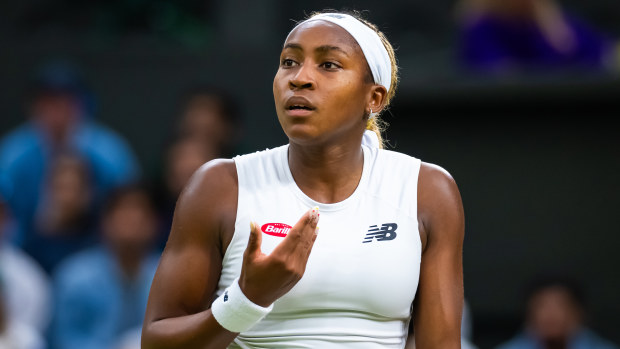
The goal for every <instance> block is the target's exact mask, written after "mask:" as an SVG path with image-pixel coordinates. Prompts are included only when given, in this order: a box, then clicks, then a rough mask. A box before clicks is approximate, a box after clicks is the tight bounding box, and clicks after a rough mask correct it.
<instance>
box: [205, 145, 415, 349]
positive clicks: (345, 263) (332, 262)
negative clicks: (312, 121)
mask: <svg viewBox="0 0 620 349" xmlns="http://www.w3.org/2000/svg"><path fill="white" fill-rule="evenodd" d="M362 148H363V151H364V167H363V172H362V177H361V180H360V182H359V185H358V187H357V188H356V190H355V192H354V193H353V194H352V195H351V196H350V197H348V198H347V199H345V200H344V201H341V202H338V203H334V204H322V203H319V202H316V201H314V200H312V199H311V198H309V197H308V196H307V195H305V194H304V193H303V192H302V191H301V190H300V189H299V187H298V186H297V185H296V183H295V181H294V179H293V176H292V174H291V171H290V169H289V166H288V145H285V146H281V147H278V148H275V149H271V150H265V151H262V152H256V153H253V154H247V155H243V156H237V157H235V158H234V161H235V165H236V167H237V176H238V179H239V197H238V205H237V219H236V222H235V232H234V235H233V237H232V240H231V242H230V245H229V246H228V248H227V250H226V253H225V255H224V259H223V262H222V274H221V277H220V280H219V285H218V291H217V294H218V295H220V294H221V293H222V292H223V290H224V289H225V288H226V287H228V286H229V285H230V284H231V283H232V281H233V280H234V279H235V278H236V277H238V276H239V274H240V272H241V263H242V260H243V252H244V251H245V248H246V246H247V242H248V236H249V231H250V220H253V221H255V222H257V223H258V225H259V226H261V229H262V231H263V241H262V251H263V252H264V253H266V254H269V253H271V251H272V250H273V249H274V248H275V247H276V246H277V245H278V243H280V241H282V239H283V236H285V235H286V233H287V232H288V229H289V227H290V226H293V225H295V223H296V222H297V221H298V220H299V219H300V218H301V216H302V215H303V214H304V212H306V211H307V210H308V209H309V208H311V207H314V206H318V207H319V210H320V211H319V212H320V213H321V217H320V221H319V225H318V226H319V228H320V230H319V235H318V237H317V239H316V241H315V244H314V247H313V249H312V253H311V254H310V258H309V260H308V264H307V267H306V271H305V274H304V276H303V278H302V279H301V280H300V281H299V283H298V284H297V285H295V287H293V289H291V290H290V291H289V292H288V293H287V294H286V295H284V296H283V297H282V298H280V299H278V300H277V301H276V302H275V303H274V307H273V310H272V311H271V313H269V315H267V316H266V317H265V318H264V319H263V320H261V321H260V322H259V323H257V324H256V325H255V326H254V327H252V328H251V329H250V330H248V331H246V332H243V333H241V334H239V336H238V337H237V338H236V339H235V340H234V342H233V343H232V344H231V345H230V347H229V348H270V349H271V348H287V349H290V348H403V347H404V345H405V340H406V336H407V327H408V324H409V320H410V315H411V306H412V302H413V299H414V297H415V294H416V289H417V286H418V278H419V272H420V260H421V242H420V235H419V232H418V220H417V184H418V173H419V170H420V160H418V159H415V158H412V157H410V156H407V155H404V154H400V153H397V152H393V151H388V150H379V149H370V148H367V147H366V146H362Z"/></svg>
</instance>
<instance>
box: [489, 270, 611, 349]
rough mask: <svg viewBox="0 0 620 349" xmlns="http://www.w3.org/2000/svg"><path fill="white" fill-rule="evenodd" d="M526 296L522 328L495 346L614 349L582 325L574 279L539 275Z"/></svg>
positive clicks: (582, 303)
mask: <svg viewBox="0 0 620 349" xmlns="http://www.w3.org/2000/svg"><path fill="white" fill-rule="evenodd" d="M526 300H527V301H526V322H525V326H524V327H525V328H524V329H523V331H522V332H521V333H519V334H518V335H517V336H515V337H514V338H512V339H511V340H509V341H508V342H506V343H503V344H502V345H500V346H499V347H497V348H496V349H618V347H617V346H615V345H614V344H612V343H610V342H609V341H607V340H605V339H603V338H601V337H600V336H598V335H597V334H595V333H594V332H593V331H592V330H590V329H588V328H587V327H586V325H585V323H584V311H585V296H584V293H583V291H582V289H581V287H580V285H579V284H577V283H576V282H575V281H573V280H571V279H569V278H565V277H562V276H547V277H540V278H538V279H536V280H534V281H533V282H532V284H531V285H530V287H529V291H528V292H527V297H526Z"/></svg>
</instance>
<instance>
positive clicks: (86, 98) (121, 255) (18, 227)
mask: <svg viewBox="0 0 620 349" xmlns="http://www.w3.org/2000/svg"><path fill="white" fill-rule="evenodd" d="M92 97H93V96H92V92H91V91H90V90H89V88H88V86H87V84H86V83H85V82H84V81H83V79H82V77H81V76H80V73H79V71H78V70H77V69H75V67H72V66H69V65H67V64H64V63H58V62H53V63H51V64H48V65H47V66H45V67H44V68H43V69H42V70H41V71H40V72H38V74H37V75H36V78H35V79H34V81H33V82H32V84H31V87H30V89H29V91H28V98H27V100H28V103H27V110H26V115H27V120H26V121H25V122H24V123H23V124H22V125H19V126H18V127H17V128H15V129H14V130H10V131H9V132H7V133H6V134H4V135H2V138H1V139H0V294H1V295H2V297H0V348H2V349H5V348H11V349H21V348H24V349H36V348H58V349H61V348H62V349H69V348H75V349H78V348H79V349H83V348H89V349H97V348H102V349H103V348H106V349H111V348H119V349H120V348H123V349H129V348H139V333H140V328H141V323H142V318H143V316H144V311H145V307H146V300H147V297H148V292H149V288H150V283H151V279H152V278H153V275H154V272H155V269H156V267H157V262H158V256H159V255H160V253H161V251H162V249H163V247H164V245H165V242H166V239H167V233H168V231H169V229H170V225H171V223H172V214H173V211H174V205H175V202H176V198H177V197H178V195H179V194H180V192H181V191H182V190H183V188H184V186H185V184H186V183H187V181H188V180H189V178H190V177H191V176H192V174H193V173H194V172H195V171H196V170H197V169H198V168H199V167H200V166H201V165H202V164H204V163H205V162H207V161H209V160H211V159H214V158H217V157H230V156H231V154H233V153H232V152H233V151H234V146H235V139H236V137H235V132H236V130H237V129H238V127H237V122H238V118H237V112H236V108H235V105H234V103H233V101H232V99H231V98H230V97H229V96H228V95H227V94H226V93H225V92H224V91H221V90H219V89H217V88H214V87H210V86H194V87H191V88H189V89H188V90H187V91H186V93H185V95H184V96H183V98H182V100H181V101H180V103H179V108H178V109H179V110H178V116H177V117H176V118H175V120H176V125H175V128H174V129H173V130H172V131H171V134H170V136H169V137H170V138H169V141H168V143H167V145H166V148H165V149H162V150H161V152H162V153H163V154H164V164H162V174H161V175H160V176H158V178H156V179H149V178H144V176H143V175H142V171H141V169H140V167H141V166H140V164H139V162H138V161H137V158H136V156H135V155H134V151H133V150H132V148H131V146H130V144H129V143H128V142H127V141H126V140H125V139H124V138H123V137H121V136H120V135H119V134H118V133H117V132H115V131H114V130H111V129H109V128H107V127H106V126H104V125H102V124H101V123H100V122H98V121H97V119H96V117H95V115H93V108H92V106H91V105H90V103H91V101H92Z"/></svg>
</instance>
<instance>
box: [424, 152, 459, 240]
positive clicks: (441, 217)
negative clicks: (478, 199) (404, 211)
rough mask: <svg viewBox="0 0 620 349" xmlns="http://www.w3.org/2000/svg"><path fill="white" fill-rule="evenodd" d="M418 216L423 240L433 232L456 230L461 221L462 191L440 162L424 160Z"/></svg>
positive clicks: (457, 231)
mask: <svg viewBox="0 0 620 349" xmlns="http://www.w3.org/2000/svg"><path fill="white" fill-rule="evenodd" d="M418 219H419V223H420V228H421V233H423V234H424V236H422V240H423V241H424V240H426V241H430V240H431V239H432V238H436V237H437V236H436V235H437V234H435V236H433V235H432V233H433V232H438V231H441V232H442V234H444V235H445V234H450V233H451V232H453V233H455V234H459V232H460V231H462V230H463V229H462V226H463V225H464V212H463V203H462V201H461V194H460V193H459V189H458V187H457V185H456V181H455V180H454V178H453V177H452V175H451V174H450V173H449V172H448V171H446V170H445V169H444V168H442V167H441V166H437V165H435V164H430V163H426V162H423V163H422V165H421V167H420V174H419V177H418Z"/></svg>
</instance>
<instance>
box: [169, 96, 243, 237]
mask: <svg viewBox="0 0 620 349" xmlns="http://www.w3.org/2000/svg"><path fill="white" fill-rule="evenodd" d="M179 113H180V118H179V121H178V124H177V127H176V132H175V134H174V135H173V141H172V142H171V143H170V144H169V145H168V147H167V149H166V150H165V154H166V156H165V164H164V165H163V167H164V170H163V178H162V180H161V182H162V184H161V185H160V186H158V188H159V193H158V206H159V207H160V212H161V217H162V226H163V228H162V232H163V233H164V236H162V239H161V240H162V241H161V243H160V245H161V246H162V247H163V244H165V242H166V240H167V237H168V235H167V233H168V232H169V231H170V227H171V225H172V215H173V213H174V207H175V204H176V201H177V198H178V197H179V194H181V191H182V190H183V188H184V187H185V185H186V184H187V182H188V181H189V179H190V177H191V176H192V175H193V174H194V172H195V171H196V170H198V168H199V167H200V166H202V165H203V164H205V163H206V162H208V161H210V160H213V159H215V158H221V157H231V156H233V155H235V154H234V151H235V149H234V148H235V147H236V146H237V143H238V142H237V141H238V136H239V119H238V114H237V110H236V107H235V104H234V102H233V100H232V98H231V97H230V96H229V95H228V94H227V93H225V92H223V91H221V90H219V89H217V88H215V87H208V86H206V87H205V86H198V87H193V88H191V89H189V90H188V91H187V92H186V93H185V95H184V97H183V98H181V106H180V108H179Z"/></svg>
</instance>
